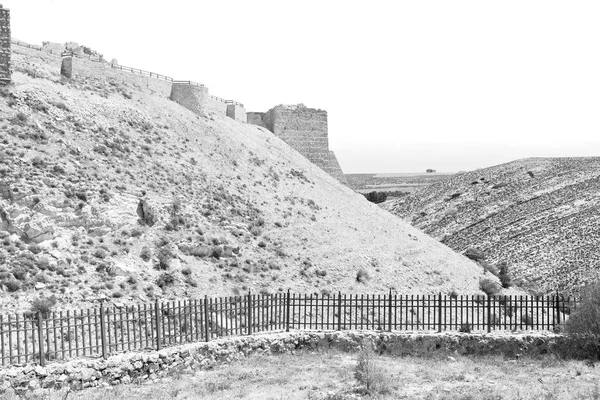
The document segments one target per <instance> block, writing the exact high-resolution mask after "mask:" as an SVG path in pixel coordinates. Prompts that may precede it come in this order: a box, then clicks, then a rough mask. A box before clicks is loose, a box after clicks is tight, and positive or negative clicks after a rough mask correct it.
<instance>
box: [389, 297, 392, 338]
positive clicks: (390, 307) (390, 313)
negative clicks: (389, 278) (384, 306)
mask: <svg viewBox="0 0 600 400" xmlns="http://www.w3.org/2000/svg"><path fill="white" fill-rule="evenodd" d="M389 296H390V297H389V298H388V332H391V331H392V289H390V294H389Z"/></svg>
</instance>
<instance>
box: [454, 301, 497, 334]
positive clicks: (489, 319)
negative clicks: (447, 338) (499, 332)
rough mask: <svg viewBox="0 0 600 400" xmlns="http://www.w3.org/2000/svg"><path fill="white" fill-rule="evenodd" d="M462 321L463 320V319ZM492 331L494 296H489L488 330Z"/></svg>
mask: <svg viewBox="0 0 600 400" xmlns="http://www.w3.org/2000/svg"><path fill="white" fill-rule="evenodd" d="M461 323H462V321H461ZM491 331H492V296H490V295H489V294H488V296H487V332H488V333H490V332H491Z"/></svg>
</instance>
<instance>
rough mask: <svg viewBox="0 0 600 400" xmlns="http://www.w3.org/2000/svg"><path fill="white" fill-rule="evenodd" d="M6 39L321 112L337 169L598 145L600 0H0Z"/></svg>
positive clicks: (223, 93)
mask: <svg viewBox="0 0 600 400" xmlns="http://www.w3.org/2000/svg"><path fill="white" fill-rule="evenodd" d="M0 3H2V4H3V5H4V7H5V8H9V9H10V10H11V28H12V36H13V38H16V39H19V40H23V41H26V42H29V43H32V44H41V43H42V42H43V41H52V42H59V43H64V42H67V41H74V42H77V43H79V44H82V45H86V46H88V47H91V48H92V49H94V50H97V51H98V52H100V53H102V54H103V55H104V56H105V58H106V59H108V60H111V59H113V58H116V59H117V60H118V61H119V63H120V64H122V65H125V66H129V67H135V68H140V69H145V70H149V71H153V72H157V73H161V74H164V75H168V76H171V77H173V78H175V79H178V80H193V81H196V82H200V83H203V84H204V85H206V86H207V87H208V88H209V91H210V93H211V94H214V95H216V96H219V97H223V98H226V99H233V100H237V101H239V102H241V103H243V104H244V105H245V106H246V109H247V110H248V111H267V110H268V109H270V108H272V107H273V106H275V105H277V104H298V103H303V104H305V105H306V106H308V107H311V108H320V109H325V110H327V112H328V125H329V144H330V149H331V150H334V151H335V153H336V155H337V157H338V160H339V162H340V164H341V167H342V169H343V170H344V172H346V173H377V172H379V173H386V172H387V173H393V172H419V171H425V169H427V168H432V169H436V170H437V171H438V172H455V171H461V170H472V169H476V168H483V167H487V166H491V165H496V164H500V163H504V162H509V161H512V160H515V159H519V158H525V157H558V156H570V157H574V156H599V155H600V134H598V133H599V132H600V50H599V49H600V24H599V23H598V21H599V20H600V2H598V1H586V0H578V1H576V2H567V1H554V0H543V1H533V0H517V1H513V0H503V1H485V0H473V1H464V0H453V1H448V0H419V1H403V0H390V1H384V0H370V1H353V0H345V1H341V0H336V1H333V0H330V1H327V0H319V1H313V0H303V1H282V0H273V1H266V0H258V1H252V0H228V1H222V0H219V1H217V0H214V1H203V0H196V1H189V0H186V1H183V0H171V1H169V2H165V1H161V2H158V1H154V0H144V1H140V0H120V1H115V0H103V1H93V2H92V1H82V0H0Z"/></svg>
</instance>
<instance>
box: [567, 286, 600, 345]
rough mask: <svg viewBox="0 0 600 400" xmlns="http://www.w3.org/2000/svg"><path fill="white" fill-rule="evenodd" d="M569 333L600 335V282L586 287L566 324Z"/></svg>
mask: <svg viewBox="0 0 600 400" xmlns="http://www.w3.org/2000/svg"><path fill="white" fill-rule="evenodd" d="M565 332H566V333H567V334H577V333H582V334H593V335H600V284H594V285H591V286H587V287H585V288H584V289H583V290H582V291H581V300H580V303H579V304H578V305H577V308H576V309H575V310H574V311H573V312H572V313H571V315H570V316H569V319H568V320H567V322H566V324H565Z"/></svg>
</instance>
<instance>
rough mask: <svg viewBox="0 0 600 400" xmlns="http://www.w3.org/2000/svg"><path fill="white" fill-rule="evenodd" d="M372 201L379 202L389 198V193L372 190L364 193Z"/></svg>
mask: <svg viewBox="0 0 600 400" xmlns="http://www.w3.org/2000/svg"><path fill="white" fill-rule="evenodd" d="M363 196H365V197H366V198H367V200H369V201H370V202H371V203H375V204H379V203H383V202H384V201H386V200H387V193H385V192H375V191H374V192H370V193H366V194H363Z"/></svg>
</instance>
